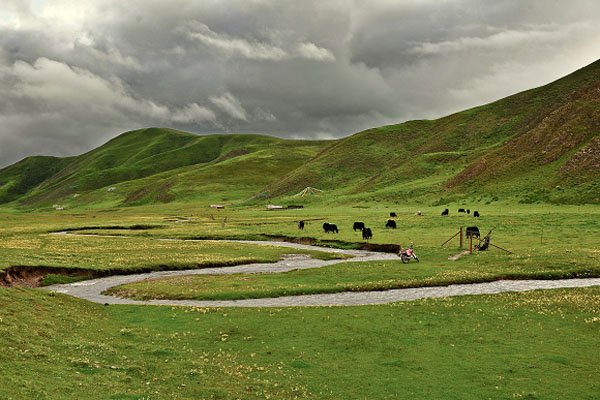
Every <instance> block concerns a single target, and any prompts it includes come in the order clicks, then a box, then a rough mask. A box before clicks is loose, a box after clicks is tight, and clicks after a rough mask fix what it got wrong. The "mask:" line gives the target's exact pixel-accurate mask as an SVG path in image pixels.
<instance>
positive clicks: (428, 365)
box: [0, 288, 600, 399]
mask: <svg viewBox="0 0 600 400" xmlns="http://www.w3.org/2000/svg"><path fill="white" fill-rule="evenodd" d="M599 332H600V288H586V289H569V290H552V291H534V292H525V293H504V294H498V295H486V296H468V297H459V298H446V299H433V300H419V301H414V302H405V303H397V304H390V305H380V306H359V307H346V308H343V307H316V308H277V309H240V308H232V309H223V308H198V307H181V308H179V307H154V306H108V307H105V306H102V305H99V304H92V303H89V302H85V301H81V300H77V299H74V298H71V297H68V296H64V295H60V294H56V295H53V294H50V293H47V292H41V291H37V290H32V289H1V288H0V346H1V348H2V349H3V350H2V352H1V353H0V373H1V374H2V385H0V397H1V398H14V399H31V398H48V399H75V398H76V399H98V398H106V399H140V398H145V399H148V398H149V399H192V398H195V399H199V398H203V399H204V398H206V399H210V398H222V399H230V398H242V399H259V398H278V399H293V398H311V399H330V398H336V399H348V398H357V399H358V398H360V399H383V398H419V399H440V398H447V399H482V398H486V399H487V398H492V399H506V398H540V399H560V398H578V399H586V398H589V399H592V398H595V397H596V396H597V393H598V390H599V389H600V378H598V377H599V376H600V365H599V364H598V356H599V353H598V350H597V348H598V346H599V345H600V339H599V338H600V335H599Z"/></svg>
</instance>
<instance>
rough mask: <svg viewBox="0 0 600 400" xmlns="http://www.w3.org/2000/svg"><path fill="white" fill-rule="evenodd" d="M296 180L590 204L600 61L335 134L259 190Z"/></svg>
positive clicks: (417, 194) (368, 191) (599, 176)
mask: <svg viewBox="0 0 600 400" xmlns="http://www.w3.org/2000/svg"><path fill="white" fill-rule="evenodd" d="M305 186H315V187H318V188H321V189H325V190H328V191H330V192H333V193H334V194H335V195H336V196H338V197H340V196H348V197H349V198H351V199H354V200H361V199H365V200H370V199H386V200H411V199H415V198H424V199H426V198H434V197H432V194H433V195H435V198H440V197H443V198H442V200H441V201H442V202H443V201H444V199H445V200H449V199H458V198H461V197H464V196H473V197H481V196H489V197H490V198H494V199H496V198H499V197H501V198H502V197H503V198H504V199H506V198H507V197H511V198H514V200H517V201H520V202H525V203H527V202H540V201H541V202H558V203H578V202H592V203H598V202H600V61H597V62H595V63H593V64H591V65H589V66H587V67H585V68H582V69H580V70H578V71H576V72H574V73H573V74H571V75H568V76H567V77H565V78H562V79H560V80H558V81H556V82H553V83H551V84H548V85H546V86H543V87H540V88H537V89H532V90H528V91H525V92H522V93H518V94H516V95H513V96H510V97H507V98H504V99H502V100H498V101H496V102H493V103H490V104H487V105H484V106H480V107H476V108H473V109H470V110H466V111H463V112H459V113H456V114H452V115H449V116H447V117H444V118H440V119H437V120H432V121H429V120H423V121H409V122H406V123H402V124H398V125H390V126H384V127H381V128H374V129H369V130H367V131H364V132H360V133H357V134H355V135H353V136H350V137H348V138H344V139H341V140H339V141H337V142H336V143H334V144H332V145H331V146H330V147H328V148H327V149H325V150H324V151H322V152H321V153H320V154H319V155H318V156H317V157H315V158H313V159H312V160H310V162H308V163H306V164H305V165H303V166H302V167H300V168H298V169H296V170H294V171H292V172H290V173H289V174H287V175H285V176H282V177H281V178H279V179H278V180H277V181H276V182H274V183H273V184H271V185H269V186H267V187H266V188H265V189H264V191H265V193H268V194H269V195H272V196H278V195H284V194H289V193H292V192H294V191H296V190H297V188H302V187H305Z"/></svg>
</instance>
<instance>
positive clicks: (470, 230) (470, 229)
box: [467, 226, 480, 239]
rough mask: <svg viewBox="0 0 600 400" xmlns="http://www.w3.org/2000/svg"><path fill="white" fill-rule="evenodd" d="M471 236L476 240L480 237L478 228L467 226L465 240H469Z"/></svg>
mask: <svg viewBox="0 0 600 400" xmlns="http://www.w3.org/2000/svg"><path fill="white" fill-rule="evenodd" d="M471 236H473V237H476V238H478V237H479V236H480V234H479V228H478V227H476V226H468V227H467V239H468V238H470V237H471Z"/></svg>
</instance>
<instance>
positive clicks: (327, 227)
mask: <svg viewBox="0 0 600 400" xmlns="http://www.w3.org/2000/svg"><path fill="white" fill-rule="evenodd" d="M323 230H324V231H325V233H329V232H331V233H339V232H338V227H337V225H336V224H330V223H327V222H325V223H324V224H323Z"/></svg>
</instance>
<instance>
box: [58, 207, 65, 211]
mask: <svg viewBox="0 0 600 400" xmlns="http://www.w3.org/2000/svg"><path fill="white" fill-rule="evenodd" d="M64 209H65V208H64V207H56V211H62V210H64Z"/></svg>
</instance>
